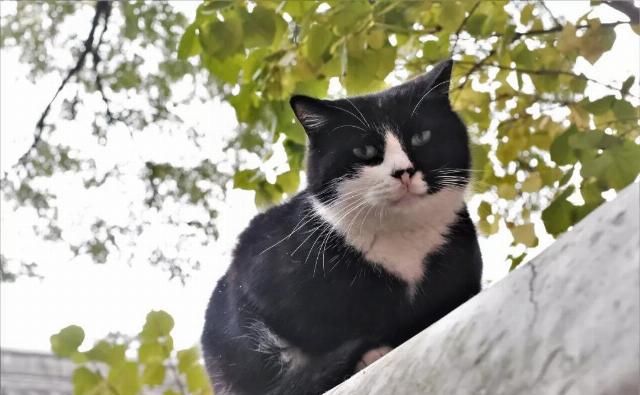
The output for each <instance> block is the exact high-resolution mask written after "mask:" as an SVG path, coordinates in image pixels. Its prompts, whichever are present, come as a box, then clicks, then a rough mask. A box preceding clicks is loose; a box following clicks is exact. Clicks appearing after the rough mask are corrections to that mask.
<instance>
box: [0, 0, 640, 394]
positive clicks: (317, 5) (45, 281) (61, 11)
mask: <svg viewBox="0 0 640 395" xmlns="http://www.w3.org/2000/svg"><path fill="white" fill-rule="evenodd" d="M637 3H638V2H635V4H634V2H633V1H611V2H607V1H561V0H554V1H518V2H506V1H447V2H439V1H429V0H424V1H400V0H379V1H378V0H372V1H366V0H362V1H356V0H354V1H326V2H323V1H317V2H315V1H305V2H298V1H241V0H237V1H236V0H234V1H217V0H214V1H211V0H208V1H204V2H201V1H175V2H151V1H147V2H145V1H134V2H107V1H77V2H66V1H43V2H30V1H20V2H11V1H3V2H0V13H1V18H2V19H1V27H2V32H1V36H0V37H1V40H0V45H1V49H0V62H1V63H0V78H1V80H0V86H1V87H2V89H1V91H0V94H1V96H0V138H1V141H0V148H1V151H0V165H1V173H2V178H1V195H2V198H1V204H2V206H1V227H2V232H1V234H0V249H1V256H0V259H1V275H2V283H1V291H0V296H1V299H0V314H1V317H0V318H1V320H0V345H1V347H2V349H3V357H2V358H3V364H2V367H3V373H2V374H3V389H2V391H3V394H5V393H7V394H8V393H14V392H11V391H12V390H11V388H9V386H8V384H5V383H7V382H11V380H13V382H14V383H16V382H19V381H21V382H24V380H23V379H24V377H26V376H16V374H18V375H19V372H18V371H19V370H20V369H23V370H29V369H31V368H29V367H28V365H29V364H30V363H31V362H24V361H36V360H37V361H49V359H47V358H49V357H46V356H44V354H43V353H48V352H50V351H51V350H52V347H53V351H54V352H55V354H57V355H58V356H61V357H63V358H66V360H67V361H68V362H67V363H68V365H65V366H67V368H65V369H67V370H65V371H64V374H62V373H61V374H62V376H64V377H69V380H70V377H71V376H72V375H73V382H74V385H75V387H74V388H75V390H74V391H75V393H84V392H86V391H89V390H90V389H95V388H102V387H99V386H100V385H102V384H104V383H108V384H109V385H111V386H115V387H117V388H120V392H119V393H120V394H125V393H132V394H133V393H138V392H140V391H142V392H147V391H152V390H153V391H160V392H162V391H164V390H166V391H173V390H175V391H177V393H180V392H182V393H187V392H190V393H207V391H210V389H208V386H207V385H206V380H205V381H204V382H203V381H202V378H203V376H202V372H201V367H200V366H199V364H198V356H197V347H194V346H197V343H198V339H199V335H200V331H201V328H202V324H203V318H204V309H205V307H206V304H207V301H208V298H209V295H210V292H211V291H212V290H213V287H214V285H215V283H216V281H217V279H218V278H219V277H220V276H221V275H222V274H223V273H224V272H225V270H226V268H227V265H228V264H229V262H230V253H231V250H232V248H233V246H234V243H235V239H236V237H237V235H238V234H239V232H241V231H242V230H243V229H244V227H245V226H246V225H247V223H248V221H249V220H250V219H251V218H252V217H253V216H254V215H255V214H256V213H257V212H259V210H263V209H265V208H267V207H269V206H270V205H273V204H277V203H278V202H279V201H281V200H283V199H286V198H287V197H289V196H291V195H292V194H294V193H295V192H296V191H298V190H299V189H301V188H304V160H303V158H304V147H305V135H304V132H303V131H302V129H301V128H300V127H299V125H298V124H296V123H295V121H294V118H293V114H292V112H291V110H290V109H289V107H288V98H289V97H290V96H291V95H292V94H293V93H304V94H308V95H313V96H317V97H342V96H345V95H355V94H362V93H365V92H370V91H373V90H376V89H380V88H383V87H385V86H391V85H394V84H397V83H400V82H402V81H404V80H406V79H408V78H410V77H411V76H413V75H415V74H419V73H422V72H424V71H426V70H428V69H429V67H430V66H431V65H432V64H435V63H436V62H437V61H439V60H442V59H445V58H447V57H453V59H454V60H455V61H456V63H455V67H454V77H453V78H452V82H451V101H452V104H453V105H454V107H455V108H456V109H457V110H458V112H459V113H460V115H461V116H462V117H463V119H464V120H465V121H466V123H467V125H468V127H469V131H470V133H471V137H472V150H473V153H474V170H475V171H474V183H473V188H471V189H470V191H469V197H468V202H469V207H470V211H471V213H472V216H473V219H474V221H475V222H476V224H477V226H478V229H479V230H480V232H481V234H482V237H481V247H482V251H483V255H484V260H485V266H486V267H485V273H484V282H485V286H490V285H491V284H492V283H494V282H495V281H497V280H499V279H501V278H502V277H504V276H505V275H507V274H508V272H509V271H510V270H513V269H515V268H517V266H518V265H519V264H521V263H522V262H525V261H526V260H529V259H531V258H532V257H534V256H535V255H536V254H537V253H539V252H540V251H542V250H544V248H545V247H546V246H548V245H549V244H550V243H552V242H553V240H554V239H555V238H556V237H557V236H558V235H560V234H561V233H563V232H565V231H566V230H568V229H570V228H571V226H572V225H573V224H575V223H577V222H578V221H579V220H580V219H581V218H583V217H584V216H585V215H587V214H588V213H589V212H591V211H592V210H593V209H594V208H595V207H597V206H598V205H600V204H601V203H602V202H604V201H606V200H611V199H613V198H615V196H616V191H618V190H620V189H622V188H624V187H625V186H627V185H628V184H629V183H631V182H633V181H634V180H637V178H638V173H639V172H640V145H639V144H640V137H639V136H640V129H639V127H638V126H639V112H638V102H639V97H640V96H639V95H640V90H639V86H638V78H639V77H640V76H639V70H640V67H639V66H640V46H639V44H640V42H639V40H638V38H639V36H638V35H639V34H640V28H639V25H638V23H639V20H638V18H639V14H638V8H637V7H638V4H637ZM150 311H154V312H152V313H151V314H149V315H148V313H149V312H150ZM69 325H74V326H71V327H69ZM65 327H66V328H67V330H65V331H62V332H59V331H60V330H61V329H62V328H65ZM153 328H156V329H153ZM157 328H161V329H157ZM52 335H55V336H54V337H53V338H52V337H51V336H52ZM101 339H103V341H102V342H101V343H97V344H98V345H100V346H94V344H96V342H98V341H99V340H101ZM145 347H146V348H145ZM149 350H155V351H149ZM24 356H26V357H24ZM22 357H24V358H27V359H20V358H22ZM7 361H9V362H7ZM11 361H13V362H11ZM16 361H18V362H16ZM19 361H23V362H24V366H23V365H20V363H23V362H19ZM55 361H57V360H55ZM171 361H174V362H175V361H178V362H175V363H174V362H171ZM12 363H13V365H12ZM38 363H40V362H38ZM52 363H53V365H51V366H54V367H52V368H51V369H54V370H55V369H58V368H56V367H55V366H61V365H56V363H57V362H52ZM42 364H43V365H41V366H45V365H46V364H45V362H42ZM18 365H20V366H23V367H22V368H15V369H14V370H13V371H12V372H13V373H11V372H9V370H10V369H9V368H8V366H18ZM25 366H26V367H25ZM29 366H31V365H29ZM38 366H40V365H38ZM46 366H48V365H46ZM74 369H75V373H72V372H73V371H74ZM81 369H84V370H81ZM116 369H120V370H116ZM32 370H33V369H32ZM45 370H47V369H44V368H42V369H35V370H34V371H36V372H37V371H40V372H44V371H45ZM171 370H173V371H174V373H175V374H174V375H171V374H170V373H171V372H170V371H171ZM79 371H81V372H82V373H78V372H79ZM113 371H116V372H119V373H117V374H111V373H112V372H113ZM16 372H18V373H16ZM110 372H111V373H110ZM123 372H128V373H127V374H126V375H125V374H124V373H123ZM10 373H11V374H13V376H10ZM32 374H36V373H32ZM123 375H124V376H127V375H128V376H127V377H128V379H127V380H125V381H122V379H116V378H115V377H116V376H118V377H123ZM16 377H22V379H20V378H16ZM168 377H170V378H168ZM50 379H51V378H48V379H47V380H50ZM7 380H9V381H7ZM34 380H35V379H34ZM69 380H67V379H64V380H60V382H61V383H65V382H66V381H69ZM118 380H120V381H118ZM167 380H170V381H171V382H172V383H173V384H170V385H168V386H167V384H166V381H167ZM69 382H70V381H69ZM101 383H102V384H101ZM176 383H177V384H176ZM12 385H14V384H12ZM15 385H17V384H15ZM34 385H35V384H34ZM60 385H61V387H60V388H62V389H61V390H60V391H62V393H66V392H65V391H71V389H70V388H72V387H71V386H70V385H71V384H69V385H66V386H65V384H60ZM12 388H13V387H12ZM15 388H17V387H15ZM25 388H26V387H25ZM105 388H106V389H105ZM108 388H110V387H108V386H106V384H105V387H104V388H102V390H101V391H106V392H109V391H110V390H109V389H108ZM171 388H173V389H171ZM161 390H162V391H161ZM16 391H17V390H16Z"/></svg>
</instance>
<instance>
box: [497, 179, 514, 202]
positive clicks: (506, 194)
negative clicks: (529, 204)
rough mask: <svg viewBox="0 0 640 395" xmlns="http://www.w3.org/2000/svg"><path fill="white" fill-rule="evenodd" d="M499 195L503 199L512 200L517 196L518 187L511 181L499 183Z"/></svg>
mask: <svg viewBox="0 0 640 395" xmlns="http://www.w3.org/2000/svg"><path fill="white" fill-rule="evenodd" d="M498 196H500V197H501V198H503V199H507V200H512V199H514V198H515V197H516V196H517V192H516V187H515V186H513V184H510V183H502V184H500V185H498Z"/></svg>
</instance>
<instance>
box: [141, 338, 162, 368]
mask: <svg viewBox="0 0 640 395" xmlns="http://www.w3.org/2000/svg"><path fill="white" fill-rule="evenodd" d="M169 355H170V352H169V351H167V349H166V347H164V345H162V344H160V343H159V342H148V341H147V342H144V343H142V344H140V347H139V348H138V360H139V361H140V363H143V364H151V363H157V362H161V361H164V360H165V359H167V358H168V357H169Z"/></svg>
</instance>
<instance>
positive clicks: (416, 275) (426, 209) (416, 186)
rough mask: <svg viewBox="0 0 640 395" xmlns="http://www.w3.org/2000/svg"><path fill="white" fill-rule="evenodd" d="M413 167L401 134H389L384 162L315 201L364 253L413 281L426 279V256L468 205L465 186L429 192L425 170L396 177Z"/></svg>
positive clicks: (323, 214)
mask: <svg viewBox="0 0 640 395" xmlns="http://www.w3.org/2000/svg"><path fill="white" fill-rule="evenodd" d="M410 168H414V164H413V163H412V162H411V160H410V159H409V156H408V155H407V153H406V152H405V150H404V149H403V147H402V144H401V143H400V141H399V140H398V138H397V137H396V136H395V135H394V134H392V133H390V132H387V133H386V135H385V152H384V156H383V160H382V163H380V164H379V165H376V166H364V167H363V168H361V169H360V170H359V171H358V173H357V174H356V176H355V177H352V178H348V179H345V180H344V181H341V182H340V183H339V184H338V186H337V187H336V190H337V195H338V198H337V199H336V200H335V201H334V202H332V203H330V204H323V203H320V202H319V201H318V200H316V199H314V200H313V205H314V208H315V210H316V213H317V214H318V215H319V216H320V217H322V218H323V219H324V220H325V221H327V222H329V223H330V224H331V225H332V226H333V228H334V229H335V230H337V231H338V232H339V233H341V234H342V235H343V236H344V237H345V239H346V241H347V242H348V243H349V244H350V245H352V246H353V247H355V248H356V249H358V250H359V251H361V252H362V253H363V254H364V256H365V257H366V258H367V260H368V261H370V262H373V263H375V264H378V265H380V266H382V267H383V268H384V269H385V270H387V271H388V272H390V273H392V274H393V275H395V276H396V277H398V278H400V279H402V280H404V281H405V282H407V284H408V285H409V288H408V289H409V293H410V294H412V292H413V291H414V289H415V286H416V285H417V284H418V283H419V282H420V281H421V280H422V277H423V275H424V258H425V257H426V256H427V254H429V253H430V252H432V251H434V250H437V249H438V248H439V247H440V246H442V244H443V243H444V242H445V237H446V235H447V233H448V228H449V225H450V224H451V223H452V222H453V221H455V219H456V213H457V211H458V210H460V209H461V208H462V207H463V205H464V190H462V189H448V188H444V189H442V190H440V191H439V192H438V193H436V194H432V195H427V194H426V192H427V190H428V185H427V183H426V182H425V180H424V177H423V174H422V172H421V171H416V172H415V173H414V174H413V175H412V176H410V175H409V174H408V173H405V174H404V175H403V176H402V177H400V178H397V177H393V173H394V172H395V171H397V170H404V169H410Z"/></svg>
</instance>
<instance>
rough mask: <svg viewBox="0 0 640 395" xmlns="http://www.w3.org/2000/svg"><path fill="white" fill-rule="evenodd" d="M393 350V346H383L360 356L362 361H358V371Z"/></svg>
mask: <svg viewBox="0 0 640 395" xmlns="http://www.w3.org/2000/svg"><path fill="white" fill-rule="evenodd" d="M391 350H393V348H391V347H389V346H381V347H378V348H373V349H371V350H369V351H367V352H365V353H364V354H363V355H362V357H361V358H360V361H358V364H357V365H356V372H359V371H361V370H362V369H364V368H366V367H367V366H369V365H371V364H372V363H374V362H375V361H377V360H378V359H380V358H382V357H383V356H385V355H386V354H387V353H389V351H391Z"/></svg>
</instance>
